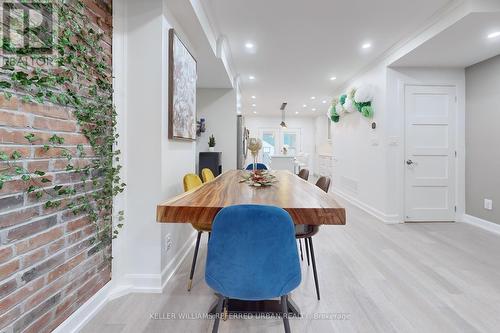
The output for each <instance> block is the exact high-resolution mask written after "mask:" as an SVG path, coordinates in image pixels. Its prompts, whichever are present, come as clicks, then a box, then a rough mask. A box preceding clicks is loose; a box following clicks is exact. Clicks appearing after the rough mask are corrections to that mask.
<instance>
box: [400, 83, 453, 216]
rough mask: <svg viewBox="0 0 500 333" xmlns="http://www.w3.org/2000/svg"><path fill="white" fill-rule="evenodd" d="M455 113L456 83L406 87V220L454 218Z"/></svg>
mask: <svg viewBox="0 0 500 333" xmlns="http://www.w3.org/2000/svg"><path fill="white" fill-rule="evenodd" d="M455 116H456V89H455V87H447V86H406V87H405V122H406V133H405V135H406V140H405V144H406V147H405V155H406V159H405V161H404V163H405V164H404V165H405V170H406V171H405V174H406V175H405V215H406V221H409V222H411V221H429V222H432V221H455V209H456V208H455V159H456V153H455V124H456V122H455Z"/></svg>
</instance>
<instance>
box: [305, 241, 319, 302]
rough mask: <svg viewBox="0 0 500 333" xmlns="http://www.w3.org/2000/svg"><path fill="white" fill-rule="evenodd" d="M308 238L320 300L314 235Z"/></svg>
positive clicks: (317, 294) (317, 293)
mask: <svg viewBox="0 0 500 333" xmlns="http://www.w3.org/2000/svg"><path fill="white" fill-rule="evenodd" d="M308 240H309V247H310V248H311V259H312V264H313V273H314V284H315V285H316V296H317V297H318V301H319V300H320V296H319V282H318V271H317V270H316V258H314V247H313V240H312V237H309V238H308Z"/></svg>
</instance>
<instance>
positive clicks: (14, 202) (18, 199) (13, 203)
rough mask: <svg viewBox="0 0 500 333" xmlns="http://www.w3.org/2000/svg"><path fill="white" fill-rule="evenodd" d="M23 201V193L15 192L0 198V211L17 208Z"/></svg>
mask: <svg viewBox="0 0 500 333" xmlns="http://www.w3.org/2000/svg"><path fill="white" fill-rule="evenodd" d="M23 203H24V195H22V194H15V195H11V196H9V197H3V198H0V212H2V211H7V210H12V209H15V208H19V207H21V206H22V205H23Z"/></svg>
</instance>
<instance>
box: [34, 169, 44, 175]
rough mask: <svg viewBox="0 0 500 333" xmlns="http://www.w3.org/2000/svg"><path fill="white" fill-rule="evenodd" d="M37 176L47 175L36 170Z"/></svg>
mask: <svg viewBox="0 0 500 333" xmlns="http://www.w3.org/2000/svg"><path fill="white" fill-rule="evenodd" d="M33 173H34V174H35V175H37V176H44V175H45V172H43V171H40V170H35V172H33Z"/></svg>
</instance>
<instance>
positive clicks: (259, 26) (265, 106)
mask: <svg viewBox="0 0 500 333" xmlns="http://www.w3.org/2000/svg"><path fill="white" fill-rule="evenodd" d="M207 1H208V5H209V6H210V9H211V12H212V13H213V16H214V20H215V22H214V23H215V24H216V25H217V29H218V30H219V31H220V32H221V33H222V34H224V35H226V36H227V38H228V40H229V44H230V46H231V52H232V57H233V61H234V64H235V67H236V70H237V72H238V73H239V74H240V80H241V90H242V107H243V112H244V113H245V114H250V115H252V113H253V111H254V110H255V111H256V112H257V115H279V114H280V111H279V107H280V105H281V103H282V102H283V101H287V102H288V107H287V114H289V115H295V112H297V111H298V112H299V115H301V116H302V115H313V116H317V115H319V114H324V113H325V112H326V110H327V108H328V104H329V101H330V99H331V96H330V94H331V93H332V91H334V90H335V88H338V85H339V84H342V83H344V82H345V81H346V80H348V79H349V78H350V77H351V76H352V75H353V74H355V73H356V72H358V71H359V70H361V69H362V68H364V67H365V66H367V65H368V64H369V63H371V62H373V61H375V60H376V59H377V58H378V57H380V56H381V54H382V53H384V51H386V50H387V49H389V48H390V47H391V46H393V45H394V44H395V43H396V42H398V41H399V40H401V39H403V38H405V37H407V36H408V35H409V34H411V33H413V32H414V31H415V30H416V29H417V28H419V27H420V26H421V25H422V24H423V23H424V22H425V21H426V20H428V19H429V18H430V17H431V16H432V15H433V14H435V13H436V12H437V11H438V10H440V9H441V8H442V7H443V6H445V5H447V4H448V3H449V2H450V1H449V0H418V1H415V0H377V1H373V0H307V1H305V0H252V1H249V0H207ZM246 42H253V43H254V44H255V50H254V52H249V51H248V50H247V49H246V48H245V43H246ZM366 42H370V43H372V45H373V46H372V48H370V49H368V50H363V49H362V48H361V45H362V44H363V43H366ZM250 75H254V76H255V80H249V76H250ZM332 76H335V77H337V80H335V81H331V80H330V77H332ZM252 95H254V96H256V99H255V100H252V99H251V96H252ZM312 96H314V97H316V99H315V100H311V97H312ZM323 100H327V101H328V103H326V104H322V103H321V102H322V101H323ZM253 103H255V104H256V107H252V104H253ZM303 104H306V105H307V107H306V108H303V107H302V105H303ZM313 107H314V108H316V109H317V110H316V111H312V110H311V109H312V108H313Z"/></svg>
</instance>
